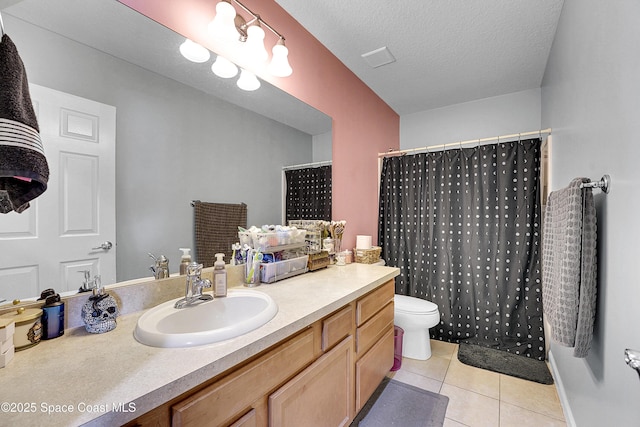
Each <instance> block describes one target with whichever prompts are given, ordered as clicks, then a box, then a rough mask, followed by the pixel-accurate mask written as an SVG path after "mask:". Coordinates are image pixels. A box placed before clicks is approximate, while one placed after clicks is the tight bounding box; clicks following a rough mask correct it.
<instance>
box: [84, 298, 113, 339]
mask: <svg viewBox="0 0 640 427" xmlns="http://www.w3.org/2000/svg"><path fill="white" fill-rule="evenodd" d="M117 316H118V304H117V303H116V300H115V299H114V298H113V297H112V296H110V295H109V294H104V293H97V294H96V295H93V296H91V297H89V299H88V300H87V302H86V303H85V304H84V305H83V306H82V320H84V323H85V329H86V330H87V332H90V333H92V334H102V333H105V332H109V331H111V330H113V329H115V327H116V317H117Z"/></svg>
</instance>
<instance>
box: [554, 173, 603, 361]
mask: <svg viewBox="0 0 640 427" xmlns="http://www.w3.org/2000/svg"><path fill="white" fill-rule="evenodd" d="M588 181H589V180H588V179H586V178H576V179H574V180H572V181H571V183H570V184H569V186H568V187H567V188H564V189H562V190H558V191H554V192H552V193H551V194H550V195H549V198H548V199H547V208H546V212H545V216H544V232H543V242H542V248H543V255H542V271H543V275H542V302H543V307H544V316H545V318H546V319H547V320H548V322H549V324H550V326H551V337H552V338H553V339H554V340H555V341H556V342H558V343H559V344H562V345H564V346H567V347H574V351H573V355H574V356H575V357H586V356H587V353H588V352H589V348H590V347H591V341H592V338H593V325H594V320H595V310H596V293H597V284H596V267H597V257H596V240H597V230H596V228H597V226H596V209H595V204H594V201H593V193H592V190H591V188H584V189H581V188H580V184H582V182H588Z"/></svg>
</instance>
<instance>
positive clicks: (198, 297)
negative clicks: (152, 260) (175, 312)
mask: <svg viewBox="0 0 640 427" xmlns="http://www.w3.org/2000/svg"><path fill="white" fill-rule="evenodd" d="M200 274H202V264H198V263H197V262H192V263H191V264H189V265H188V266H187V284H186V287H185V290H184V298H182V299H180V300H178V301H176V304H175V305H174V307H175V308H185V307H189V306H192V305H195V304H199V303H201V302H203V301H209V300H212V299H213V296H211V295H209V294H203V293H202V290H203V289H204V288H210V287H211V281H210V280H209V279H202V278H201V277H200Z"/></svg>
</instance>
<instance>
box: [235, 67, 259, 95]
mask: <svg viewBox="0 0 640 427" xmlns="http://www.w3.org/2000/svg"><path fill="white" fill-rule="evenodd" d="M236 84H237V85H238V87H239V88H240V89H242V90H246V91H252V90H256V89H258V88H259V87H260V80H258V78H257V77H256V75H255V74H253V73H252V72H251V71H247V70H244V69H243V70H241V71H240V78H239V79H238V82H237V83H236Z"/></svg>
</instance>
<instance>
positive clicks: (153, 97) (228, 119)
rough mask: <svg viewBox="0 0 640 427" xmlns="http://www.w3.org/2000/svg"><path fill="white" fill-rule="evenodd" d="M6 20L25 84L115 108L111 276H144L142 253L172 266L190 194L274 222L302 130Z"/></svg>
mask: <svg viewBox="0 0 640 427" xmlns="http://www.w3.org/2000/svg"><path fill="white" fill-rule="evenodd" d="M4 21H5V27H6V28H7V32H8V33H9V34H10V37H11V38H12V40H13V41H14V43H15V44H16V46H17V47H18V51H19V53H20V56H21V57H22V60H23V62H24V63H25V67H26V69H27V75H28V78H29V81H30V82H31V83H36V84H39V85H42V86H46V87H50V88H53V89H57V90H60V91H63V92H67V93H70V94H73V95H77V96H81V97H84V98H88V99H92V100H95V101H99V102H102V103H105V104H109V105H113V106H115V107H116V108H117V112H116V114H117V125H116V126H117V133H116V135H117V142H116V157H117V159H116V186H117V192H116V193H117V200H116V203H117V213H116V222H117V236H116V243H117V251H118V252H117V265H118V271H117V277H118V280H119V281H120V280H124V279H129V278H134V277H143V276H149V274H150V273H149V271H148V266H149V265H150V264H151V262H150V261H151V260H150V259H149V257H148V256H147V253H148V252H153V253H155V254H161V253H162V254H164V255H166V256H167V257H168V258H169V259H170V261H171V263H170V268H171V270H172V271H173V272H175V271H177V270H178V263H179V258H180V256H179V255H180V252H179V251H178V248H180V247H185V246H186V247H192V248H193V247H194V243H193V208H192V207H191V206H190V204H189V202H190V201H191V200H193V199H199V200H202V201H210V202H222V203H240V202H244V203H246V204H247V205H248V222H249V224H256V225H261V224H277V223H279V221H280V218H281V199H280V198H281V191H280V183H281V171H282V166H284V165H291V164H301V163H308V162H311V161H312V159H313V153H312V138H311V136H310V135H308V134H306V133H303V132H300V131H298V130H295V129H293V128H291V127H288V126H285V125H282V124H280V123H278V122H275V121H273V120H270V119H267V118H265V117H262V116H259V115H256V114H255V113H252V112H250V111H248V110H245V109H241V108H239V107H237V106H235V105H232V104H229V103H226V102H224V101H221V100H219V99H217V98H213V97H211V96H210V95H207V94H205V93H203V92H200V91H197V90H194V89H192V88H190V87H187V86H185V85H183V84H181V83H178V82H176V81H174V80H170V79H167V78H164V77H162V76H160V75H157V74H155V73H153V72H150V71H148V70H145V69H142V68H140V67H137V66H135V65H132V64H130V63H128V62H124V61H122V60H120V59H117V58H114V57H112V56H109V55H106V54H104V53H102V52H100V51H97V50H95V49H92V48H89V47H87V46H85V45H82V44H79V43H76V42H73V41H71V40H69V39H66V38H63V37H60V36H58V35H56V34H53V33H51V32H48V31H44V30H42V29H40V28H38V27H34V26H32V25H30V24H26V23H24V22H23V21H20V20H17V19H15V18H13V17H11V16H7V15H5V16H4ZM114 31H117V28H114ZM211 78H212V79H214V78H217V77H215V76H214V75H212V76H211Z"/></svg>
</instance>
